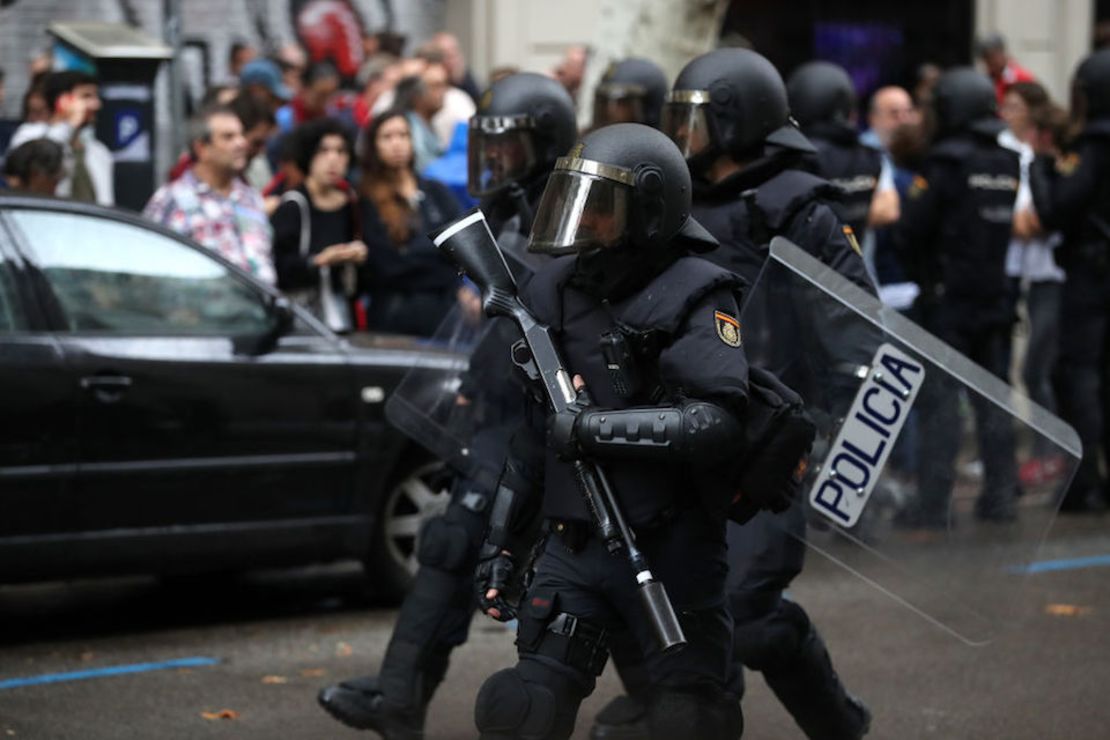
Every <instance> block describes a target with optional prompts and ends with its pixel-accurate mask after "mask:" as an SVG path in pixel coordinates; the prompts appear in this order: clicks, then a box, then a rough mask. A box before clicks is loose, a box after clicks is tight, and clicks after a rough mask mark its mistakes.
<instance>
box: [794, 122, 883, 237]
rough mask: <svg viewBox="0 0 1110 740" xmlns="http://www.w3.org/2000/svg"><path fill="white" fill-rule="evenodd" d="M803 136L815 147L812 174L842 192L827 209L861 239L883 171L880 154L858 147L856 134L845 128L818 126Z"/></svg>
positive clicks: (858, 142)
mask: <svg viewBox="0 0 1110 740" xmlns="http://www.w3.org/2000/svg"><path fill="white" fill-rule="evenodd" d="M805 135H806V137H807V138H808V139H809V140H810V141H811V142H813V145H814V146H815V147H817V156H816V157H815V158H814V159H813V161H812V163H811V165H812V167H813V172H814V173H815V174H816V175H818V176H820V177H823V178H825V179H826V180H828V181H829V182H831V183H832V184H833V185H835V186H837V187H838V188H840V189H841V191H842V192H843V194H842V196H841V198H840V199H839V200H834V201H832V202H831V203H830V205H831V206H832V208H833V210H834V211H836V214H837V216H839V217H840V220H841V221H843V222H844V223H846V224H848V225H849V226H851V227H852V230H853V231H855V233H856V236H857V237H858V238H862V236H863V232H864V231H865V230H866V229H867V216H868V214H869V213H870V212H871V199H872V198H873V197H874V195H875V188H876V186H877V185H878V184H879V173H880V172H881V171H882V168H883V156H882V154H881V153H879V152H878V151H877V150H876V149H873V148H871V147H869V146H867V145H865V144H861V143H860V141H859V135H858V134H857V133H856V131H855V130H854V129H852V128H849V127H847V126H839V125H833V124H817V125H814V126H812V127H810V128H809V129H807V130H806V131H805Z"/></svg>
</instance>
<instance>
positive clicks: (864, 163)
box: [786, 62, 898, 239]
mask: <svg viewBox="0 0 1110 740" xmlns="http://www.w3.org/2000/svg"><path fill="white" fill-rule="evenodd" d="M786 93H787V98H788V100H789V102H790V113H791V114H792V115H793V116H794V119H795V120H796V121H797V122H798V125H799V126H800V127H801V129H802V133H804V134H805V135H806V138H808V139H809V140H810V141H811V142H813V145H814V146H815V147H817V156H816V158H815V162H814V172H816V173H817V174H818V175H820V176H821V177H823V178H825V179H826V180H828V181H829V182H831V183H832V184H833V185H836V186H837V187H839V188H840V189H841V190H843V191H844V195H843V197H842V198H841V200H840V201H839V202H834V203H833V208H834V210H835V211H836V212H837V215H838V216H839V217H840V220H841V221H842V222H844V223H845V224H847V225H848V226H851V227H852V231H853V232H855V234H856V237H857V239H862V238H863V233H864V231H865V229H866V228H867V227H868V225H869V224H870V223H871V214H872V210H873V208H872V205H873V203H874V204H875V206H876V208H875V209H874V210H882V209H883V208H888V209H889V205H887V204H882V205H880V204H879V203H876V198H880V199H883V198H885V199H888V200H889V199H890V198H893V205H894V208H897V202H898V201H897V194H895V193H894V190H893V185H891V187H890V188H888V189H886V190H884V191H883V193H884V194H882V195H880V194H879V191H878V190H877V186H878V184H879V181H880V178H881V177H882V176H883V174H884V173H883V157H882V154H881V153H880V152H879V151H878V150H877V149H873V148H872V147H869V146H865V145H864V144H861V143H860V140H859V135H858V133H857V131H856V126H855V124H856V90H855V87H854V86H853V85H852V79H851V78H850V77H849V76H848V73H847V72H845V71H844V69H843V68H842V67H839V66H837V65H835V64H833V63H832V62H809V63H808V64H803V65H802V66H801V67H799V68H798V69H796V70H795V71H794V73H793V74H792V75H790V79H789V80H788V81H787V83H786ZM886 177H887V178H888V179H889V178H890V177H891V175H890V174H889V173H886ZM890 220H894V219H890Z"/></svg>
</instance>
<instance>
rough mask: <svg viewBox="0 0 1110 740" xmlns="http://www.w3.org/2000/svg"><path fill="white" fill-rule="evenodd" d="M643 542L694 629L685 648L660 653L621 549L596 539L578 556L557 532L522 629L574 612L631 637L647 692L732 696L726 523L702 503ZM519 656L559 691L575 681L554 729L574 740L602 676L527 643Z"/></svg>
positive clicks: (562, 699)
mask: <svg viewBox="0 0 1110 740" xmlns="http://www.w3.org/2000/svg"><path fill="white" fill-rule="evenodd" d="M637 544H638V545H639V547H640V548H641V549H642V550H643V552H644V555H645V556H646V557H647V559H648V562H649V563H650V564H651V569H652V573H653V574H654V575H655V577H656V578H657V579H658V580H660V581H662V582H663V584H664V585H665V586H666V589H667V593H668V595H669V596H670V599H671V602H672V603H673V605H674V607H675V611H676V612H677V613H678V617H679V621H680V623H681V624H682V627H683V631H684V632H685V634H686V639H687V641H688V644H687V645H686V647H685V648H683V649H682V650H679V651H677V652H673V653H668V654H663V653H661V652H660V651H659V649H658V647H657V646H656V642H655V635H654V633H653V631H652V628H651V624H650V621H649V620H648V619H647V617H646V615H645V614H644V612H643V611H642V608H641V606H640V601H639V596H638V593H637V592H638V586H637V583H636V579H635V574H634V573H633V571H632V569H631V567H630V566H629V565H628V563H627V561H626V560H625V559H624V558H623V557H622V556H621V555H619V554H618V555H614V554H611V553H609V552H608V550H607V549H606V548H605V546H604V544H603V543H602V542H601V541H600V540H598V539H597V538H594V537H591V538H589V539H588V540H587V541H586V543H585V545H584V546H583V547H582V549H580V550H578V551H575V552H572V551H571V550H570V549H569V548H568V547H567V546H566V544H564V542H563V541H562V540H561V539H559V538H558V537H557V536H552V537H551V538H550V539H549V540H548V542H547V543H546V546H545V548H544V551H543V554H542V555H541V557H540V558H539V560H538V561H537V563H536V573H535V578H534V580H533V582H532V585H531V587H530V588H529V590H528V594H527V597H526V599H525V601H524V604H525V606H524V607H523V608H522V610H521V613H520V633H521V634H523V633H525V632H526V631H529V630H531V629H534V627H535V625H531V624H530V623H531V622H533V621H535V620H550V619H552V618H554V617H555V616H557V615H558V614H559V613H565V614H570V615H573V616H575V617H577V618H578V619H580V620H584V621H586V622H589V623H590V624H591V625H594V626H597V627H602V628H604V629H606V630H607V631H608V632H609V633H610V634H611V635H615V636H618V637H623V638H625V639H624V640H623V642H624V644H626V645H628V646H629V650H628V654H627V656H626V657H627V658H629V659H635V658H639V661H638V662H639V663H640V664H641V665H642V675H643V679H644V686H645V690H649V691H650V692H652V695H653V696H656V697H658V696H666V695H668V694H686V695H695V696H698V697H701V698H702V699H704V700H705V701H707V702H709V703H712V702H720V701H722V698H723V694H724V690H725V687H726V682H727V678H728V672H729V664H730V654H731V644H732V619H731V617H730V616H729V613H728V610H727V606H726V601H725V578H726V575H727V569H728V566H727V563H726V559H725V556H726V543H725V523H724V522H723V521H721V520H715V519H713V518H711V517H710V516H709V514H707V513H706V512H705V511H704V510H703V509H702V508H701V507H695V508H690V509H687V510H685V511H684V512H683V513H681V514H680V515H679V516H678V517H677V518H676V519H674V520H673V521H671V522H669V523H668V524H666V525H663V526H660V527H657V528H654V529H650V530H642V531H639V532H638V537H637ZM536 603H539V604H544V605H545V608H544V609H543V610H542V611H536V610H533V609H532V608H531V605H532V604H536ZM548 603H550V604H551V606H546V605H547V604H548ZM540 626H541V627H543V625H540ZM519 660H520V662H519V663H518V667H517V670H518V671H519V670H522V669H523V670H524V671H525V672H526V673H527V674H528V675H529V676H530V677H536V676H539V679H535V678H532V679H531V680H538V681H542V682H546V683H547V684H548V685H549V686H550V687H551V689H552V690H553V691H556V692H558V691H560V689H561V687H563V686H565V685H567V680H568V678H570V679H571V684H572V685H573V686H574V687H575V690H574V691H573V692H569V694H570V695H566V694H567V692H564V695H562V696H559V697H558V702H557V704H558V706H559V715H560V716H559V718H558V721H557V722H556V723H555V724H554V726H553V730H552V733H551V734H550V737H566V736H569V734H570V732H571V731H572V730H573V727H574V722H575V718H576V717H577V712H578V706H579V704H580V703H581V701H582V699H584V698H585V697H586V696H588V695H589V694H590V693H591V692H592V691H593V689H594V686H595V676H594V675H592V674H590V673H589V672H587V671H584V670H581V668H580V667H575V666H572V665H566V664H560V662H559V661H554V660H552V659H551V658H550V657H548V656H544V655H536V654H534V653H531V652H529V651H527V650H526V649H523V648H522V649H520V650H519ZM525 664H527V665H525ZM695 729H696V728H691V730H692V731H694V730H695ZM717 731H718V730H717V729H714V730H712V732H717ZM705 736H709V734H708V732H707V734H706V735H705Z"/></svg>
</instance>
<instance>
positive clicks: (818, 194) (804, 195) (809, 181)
mask: <svg viewBox="0 0 1110 740" xmlns="http://www.w3.org/2000/svg"><path fill="white" fill-rule="evenodd" d="M842 197H843V192H842V191H841V190H840V188H838V187H837V186H835V185H833V184H832V183H831V182H829V181H828V180H824V179H822V178H820V177H818V176H817V175H811V174H810V173H808V172H802V171H801V170H783V171H782V172H780V173H779V174H777V175H775V176H774V177H772V178H771V179H770V180H768V181H767V182H765V183H763V184H762V185H760V186H759V187H758V188H756V190H755V196H754V198H753V201H754V205H755V206H756V207H757V208H759V210H760V211H762V212H763V217H764V219H765V220H766V222H767V226H768V228H770V229H771V230H772V231H780V230H782V229H783V228H784V227H785V226H786V225H787V224H788V223H789V222H790V219H791V218H793V217H794V214H796V213H797V212H798V211H799V210H800V209H801V208H802V207H803V206H804V205H806V204H807V203H810V202H812V201H814V200H840V199H841V198H842Z"/></svg>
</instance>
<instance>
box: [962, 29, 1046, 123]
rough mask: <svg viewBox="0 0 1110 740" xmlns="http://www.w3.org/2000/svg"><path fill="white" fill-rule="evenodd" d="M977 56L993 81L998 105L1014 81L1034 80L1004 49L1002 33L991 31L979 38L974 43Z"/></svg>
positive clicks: (1004, 43)
mask: <svg viewBox="0 0 1110 740" xmlns="http://www.w3.org/2000/svg"><path fill="white" fill-rule="evenodd" d="M975 46H976V51H977V52H978V56H979V58H980V59H982V60H983V65H984V66H985V67H986V68H987V74H988V75H990V78H991V81H992V82H994V94H995V97H997V98H998V105H999V106H1001V105H1002V98H1004V97H1005V96H1006V91H1007V90H1009V89H1010V85H1012V84H1014V83H1015V82H1036V81H1037V80H1036V78H1035V77H1034V76H1033V73H1032V72H1030V71H1029V70H1027V69H1026V68H1025V67H1023V66H1021V65H1020V64H1018V63H1017V62H1016V61H1015V60H1014V58H1013V57H1011V56H1010V55H1009V53H1008V52H1007V51H1006V39H1005V38H1004V37H1003V36H1002V34H998V33H992V34H990V35H989V36H984V37H983V38H981V39H979V42H978V43H977V44H976V45H975Z"/></svg>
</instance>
